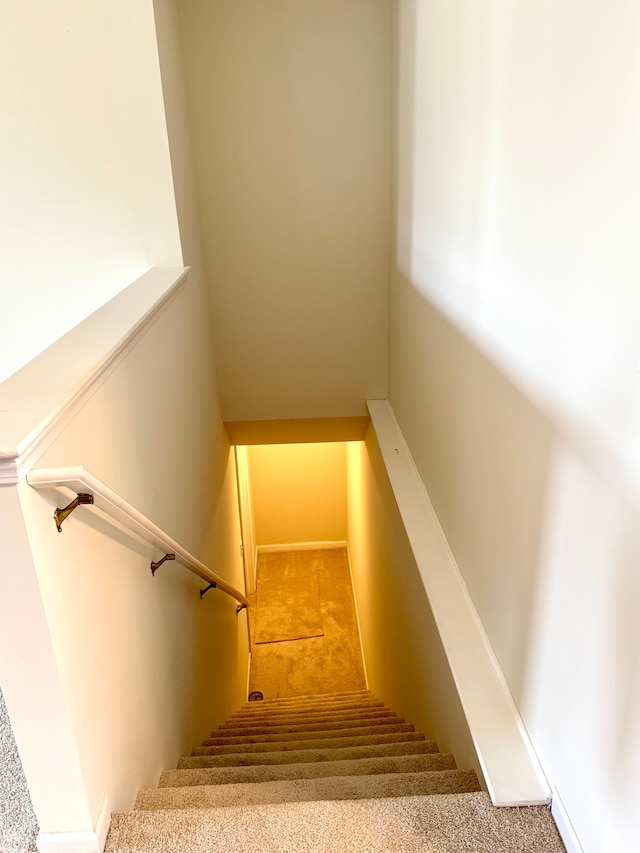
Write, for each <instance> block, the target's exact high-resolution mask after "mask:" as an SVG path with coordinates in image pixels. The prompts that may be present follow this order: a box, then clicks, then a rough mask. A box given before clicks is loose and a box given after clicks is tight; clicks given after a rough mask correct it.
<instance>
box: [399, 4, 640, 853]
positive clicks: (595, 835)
mask: <svg viewBox="0 0 640 853" xmlns="http://www.w3.org/2000/svg"><path fill="white" fill-rule="evenodd" d="M395 6H396V10H397V11H398V12H399V18H398V42H399V48H400V49H399V62H398V67H397V79H396V90H397V93H398V97H397V102H396V103H397V117H398V131H397V199H396V201H397V210H396V220H397V240H396V244H397V245H396V252H395V255H396V257H395V264H394V266H395V274H394V277H393V283H392V292H391V300H390V318H391V320H390V324H391V325H390V394H389V396H390V400H391V402H392V405H393V407H394V410H395V412H396V415H397V417H398V420H399V422H400V425H401V427H402V430H403V432H404V434H405V436H406V438H407V441H408V442H409V445H410V447H411V452H412V454H413V457H414V459H415V460H416V463H417V464H418V467H419V469H420V473H421V476H422V478H423V480H424V482H425V484H426V486H427V488H428V490H429V494H430V495H431V498H432V500H433V502H434V505H435V508H436V511H437V512H438V515H439V518H440V521H441V523H442V525H443V527H444V530H445V533H446V535H447V538H448V540H449V543H450V544H451V547H452V549H453V551H454V554H455V557H456V560H457V562H458V564H459V565H460V568H461V570H462V572H463V574H464V577H465V580H466V582H467V585H468V587H469V590H470V592H471V595H472V597H473V600H474V603H475V605H476V607H477V609H478V611H479V613H480V615H481V617H482V619H483V622H484V626H485V628H486V630H487V631H488V634H489V636H490V638H491V642H492V644H493V647H494V650H495V651H496V654H497V656H498V659H499V661H500V664H501V666H502V668H503V670H504V673H505V675H506V677H507V680H508V683H509V686H510V689H511V691H512V693H513V695H514V698H515V700H516V702H517V704H518V707H519V710H520V712H521V714H522V717H523V719H524V721H525V724H526V725H527V728H528V730H529V733H530V735H531V737H532V739H533V742H534V745H535V748H536V750H537V752H538V755H539V757H540V759H541V760H542V762H543V765H544V768H545V771H546V773H547V774H548V777H549V780H550V782H551V783H552V785H553V786H554V787H555V788H556V789H557V792H558V794H559V796H560V798H561V800H562V801H563V803H564V805H565V807H566V809H567V811H568V813H569V816H570V819H571V820H572V822H573V824H574V827H575V830H576V832H577V835H578V837H579V839H580V841H581V843H582V845H583V847H584V850H585V853H602V851H604V853H613V851H618V850H630V849H634V848H635V847H637V842H638V837H640V826H639V824H638V818H637V810H636V809H635V806H634V803H635V801H636V799H637V796H638V794H639V793H640V776H639V774H638V771H637V767H638V755H639V750H640V739H639V738H638V734H637V733H638V727H637V725H635V722H634V721H635V720H637V718H638V713H639V711H640V693H639V692H638V689H637V683H638V672H639V667H638V654H637V649H638V647H639V641H640V633H639V631H640V629H639V628H638V620H637V618H636V616H635V615H634V614H635V602H637V596H638V589H637V582H636V576H637V572H636V571H635V568H634V567H635V566H636V565H637V562H638V559H639V558H640V540H639V539H638V536H637V532H636V528H637V509H638V497H639V495H640V471H639V469H638V458H639V457H638V451H637V434H638V428H639V426H640V407H639V406H638V391H639V389H638V375H637V361H638V342H637V341H638V339H637V328H636V325H637V323H636V318H637V315H638V308H639V307H640V304H639V299H640V290H639V289H638V287H637V285H636V279H637V277H638V274H639V273H640V268H639V263H638V254H637V251H636V247H635V243H636V242H637V241H636V236H635V231H634V228H633V223H635V221H636V220H637V219H638V213H639V212H640V211H639V210H638V204H639V201H638V200H639V199H640V193H638V186H639V184H640V161H638V157H637V150H638V142H639V141H640V113H639V112H638V110H637V108H636V104H637V103H638V96H639V95H640V91H639V88H640V73H639V72H640V59H639V57H640V53H639V51H638V47H639V44H638V35H637V33H638V31H639V30H638V24H639V23H640V20H639V18H640V10H638V8H637V6H636V5H635V4H631V3H628V2H614V3H607V4H605V3H604V2H600V0H594V2H590V3H587V4H583V5H582V6H580V7H579V8H578V7H576V6H575V4H573V3H569V2H564V0H561V2H554V3H542V4H541V3H539V2H536V3H534V2H522V3H519V4H515V5H514V4H508V3H503V2H497V0H495V2H488V0H487V2H482V3H477V4H474V5H473V8H470V7H469V6H468V4H463V3H461V2H453V3H452V2H444V0H429V2H424V3H417V2H410V0H399V2H396V4H395ZM594 744H598V746H597V748H594Z"/></svg>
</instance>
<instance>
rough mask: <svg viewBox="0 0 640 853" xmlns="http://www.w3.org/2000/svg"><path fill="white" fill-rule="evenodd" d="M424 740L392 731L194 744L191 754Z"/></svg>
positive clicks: (289, 749) (284, 750) (217, 753)
mask: <svg viewBox="0 0 640 853" xmlns="http://www.w3.org/2000/svg"><path fill="white" fill-rule="evenodd" d="M424 740H426V738H425V736H424V734H423V733H422V732H392V733H390V734H383V735H381V734H377V735H360V736H357V735H356V736H354V737H336V738H314V739H313V740H284V741H274V742H267V743H240V744H235V745H233V744H232V745H226V746H196V747H195V748H194V749H193V750H191V755H232V754H233V753H234V752H239V753H243V752H293V751H297V750H300V749H320V748H323V749H339V748H340V747H343V746H371V745H372V744H376V743H379V744H383V743H402V742H406V741H424Z"/></svg>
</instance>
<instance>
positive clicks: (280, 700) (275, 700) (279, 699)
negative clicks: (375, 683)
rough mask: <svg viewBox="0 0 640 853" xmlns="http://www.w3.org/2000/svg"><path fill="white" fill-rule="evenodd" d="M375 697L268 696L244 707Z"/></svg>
mask: <svg viewBox="0 0 640 853" xmlns="http://www.w3.org/2000/svg"><path fill="white" fill-rule="evenodd" d="M373 695H374V694H373V693H372V692H371V691H370V690H345V691H342V692H338V693H300V694H298V695H295V696H272V697H268V696H266V697H265V698H264V699H261V700H259V701H258V702H245V704H244V705H243V706H242V707H243V708H246V707H250V706H251V705H279V704H286V703H288V702H305V701H306V702H323V701H331V700H335V699H337V700H339V699H343V698H345V697H350V696H355V697H360V696H373Z"/></svg>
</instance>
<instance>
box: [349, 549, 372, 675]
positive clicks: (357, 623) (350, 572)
mask: <svg viewBox="0 0 640 853" xmlns="http://www.w3.org/2000/svg"><path fill="white" fill-rule="evenodd" d="M347 563H348V564H349V580H350V581H351V596H352V598H353V606H354V609H355V611H356V625H357V626H358V639H359V640H360V657H361V658H362V668H363V669H364V683H365V687H366V688H367V690H369V674H368V673H367V659H366V658H365V656H364V644H363V642H362V631H361V630H360V613H359V612H358V598H357V596H356V587H355V584H354V582H353V569H352V568H351V554H350V553H349V546H348V545H347Z"/></svg>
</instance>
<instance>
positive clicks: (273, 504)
mask: <svg viewBox="0 0 640 853" xmlns="http://www.w3.org/2000/svg"><path fill="white" fill-rule="evenodd" d="M247 450H248V458H249V477H250V481H251V495H252V498H253V512H254V518H255V531H256V544H257V545H258V546H259V545H279V544H283V543H287V542H319V541H331V542H344V541H345V540H346V538H347V457H346V444H345V443H344V442H338V443H335V444H333V443H326V444H324V443H323V444H271V445H256V446H253V447H249V448H248V449H247Z"/></svg>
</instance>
